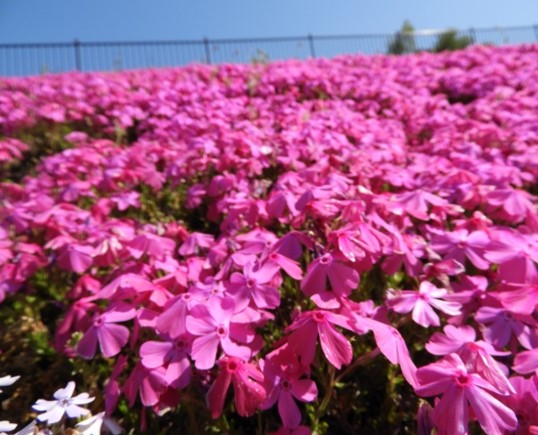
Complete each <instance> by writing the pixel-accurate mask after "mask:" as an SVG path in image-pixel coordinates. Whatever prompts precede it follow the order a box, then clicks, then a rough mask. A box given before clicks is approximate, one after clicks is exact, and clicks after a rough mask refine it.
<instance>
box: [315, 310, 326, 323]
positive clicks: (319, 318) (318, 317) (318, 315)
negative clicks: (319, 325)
mask: <svg viewBox="0 0 538 435" xmlns="http://www.w3.org/2000/svg"><path fill="white" fill-rule="evenodd" d="M313 317H314V320H315V321H316V322H323V321H325V313H322V312H321V311H316V312H315V313H314V316H313Z"/></svg>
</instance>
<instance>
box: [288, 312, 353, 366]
mask: <svg viewBox="0 0 538 435" xmlns="http://www.w3.org/2000/svg"><path fill="white" fill-rule="evenodd" d="M334 325H338V326H341V327H343V328H347V329H351V326H350V324H349V320H348V319H347V317H344V316H342V315H340V314H335V313H331V312H329V311H322V310H315V311H307V312H305V313H303V314H301V315H300V316H299V317H298V318H297V319H296V320H295V321H294V322H293V323H292V324H291V325H290V326H288V328H287V329H286V331H288V332H291V334H290V336H289V337H288V344H289V347H290V349H292V350H293V352H296V353H297V355H300V356H301V364H304V365H310V364H311V363H312V361H313V360H314V354H315V351H316V343H317V338H318V336H319V340H320V343H321V349H322V351H323V354H324V355H325V357H326V358H327V361H329V362H330V363H331V364H332V365H333V366H335V367H336V368H337V369H339V368H340V367H342V365H343V364H349V363H350V362H351V358H352V356H353V351H352V349H351V344H349V341H348V340H347V338H346V337H344V335H342V333H340V332H338V331H337V330H336V329H335V327H334Z"/></svg>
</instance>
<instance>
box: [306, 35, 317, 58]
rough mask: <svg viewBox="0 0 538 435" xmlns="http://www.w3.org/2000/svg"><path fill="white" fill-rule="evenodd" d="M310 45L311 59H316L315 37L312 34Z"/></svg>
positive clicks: (309, 38) (309, 39)
mask: <svg viewBox="0 0 538 435" xmlns="http://www.w3.org/2000/svg"><path fill="white" fill-rule="evenodd" d="M307 38H308V45H309V46H310V57H312V58H315V57H316V48H315V47H314V37H313V36H312V35H311V34H308V36H307Z"/></svg>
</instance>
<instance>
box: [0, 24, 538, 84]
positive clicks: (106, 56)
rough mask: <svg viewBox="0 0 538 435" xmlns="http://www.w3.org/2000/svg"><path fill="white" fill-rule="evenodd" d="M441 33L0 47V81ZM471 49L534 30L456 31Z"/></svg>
mask: <svg viewBox="0 0 538 435" xmlns="http://www.w3.org/2000/svg"><path fill="white" fill-rule="evenodd" d="M446 32H447V31H446V30H419V31H414V32H411V33H405V34H402V33H395V34H370V35H325V36H318V35H306V36H297V37H282V38H253V39H207V38H205V39H202V40H188V41H132V42H84V41H78V40H74V41H73V42H65V43H38V44H0V76H24V75H35V74H42V73H47V72H64V71H111V70H112V71H114V70H115V71H118V70H124V69H135V68H150V67H166V66H180V65H186V64H189V63H208V64H212V63H213V64H218V63H249V62H252V61H255V60H259V61H263V60H279V59H292V58H295V59H306V58H313V57H333V56H336V55H339V54H349V53H364V54H377V53H387V52H388V51H389V50H390V47H394V43H395V41H397V39H398V38H400V42H401V41H402V40H403V41H404V45H405V44H409V43H410V42H412V49H413V51H423V50H432V49H433V48H434V47H435V46H436V44H438V43H439V38H440V37H441V36H442V35H443V34H446ZM455 36H456V37H457V38H462V37H466V38H469V40H470V41H471V42H472V43H473V44H493V45H505V44H522V43H535V42H538V26H525V27H494V28H488V29H467V30H457V31H456V34H455Z"/></svg>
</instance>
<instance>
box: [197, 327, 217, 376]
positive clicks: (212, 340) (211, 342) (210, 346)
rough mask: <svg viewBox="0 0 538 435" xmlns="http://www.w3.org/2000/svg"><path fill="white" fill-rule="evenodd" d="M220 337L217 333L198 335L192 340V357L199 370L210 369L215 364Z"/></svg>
mask: <svg viewBox="0 0 538 435" xmlns="http://www.w3.org/2000/svg"><path fill="white" fill-rule="evenodd" d="M218 347H219V337H218V336H217V334H216V333H212V334H209V335H205V336H202V337H198V338H197V339H195V340H194V341H193V342H192V352H191V356H192V359H193V360H194V361H195V366H196V368H197V369H199V370H209V369H210V368H212V367H213V366H214V365H215V360H216V358H217V350H218Z"/></svg>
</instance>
